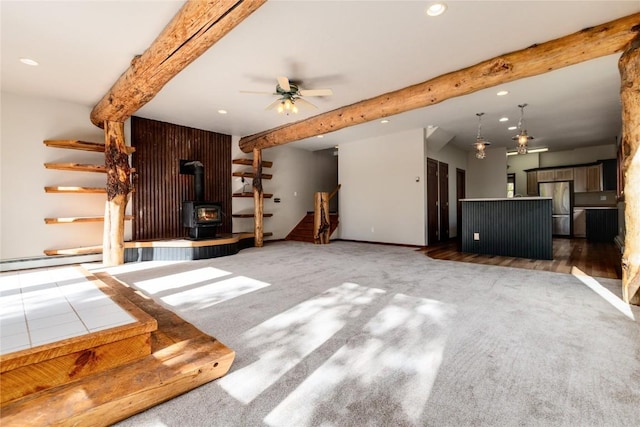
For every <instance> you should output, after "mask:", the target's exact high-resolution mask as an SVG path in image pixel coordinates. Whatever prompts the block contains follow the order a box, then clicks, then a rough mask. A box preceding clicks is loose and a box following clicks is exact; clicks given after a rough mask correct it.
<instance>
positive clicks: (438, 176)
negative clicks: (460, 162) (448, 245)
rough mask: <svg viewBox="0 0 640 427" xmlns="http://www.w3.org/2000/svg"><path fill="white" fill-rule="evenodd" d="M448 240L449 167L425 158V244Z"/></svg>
mask: <svg viewBox="0 0 640 427" xmlns="http://www.w3.org/2000/svg"><path fill="white" fill-rule="evenodd" d="M448 238H449V165H448V164H447V163H443V162H439V161H437V160H434V159H430V158H427V244H428V245H430V244H434V243H438V242H442V241H445V240H447V239H448Z"/></svg>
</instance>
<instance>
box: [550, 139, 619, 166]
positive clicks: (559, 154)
mask: <svg viewBox="0 0 640 427" xmlns="http://www.w3.org/2000/svg"><path fill="white" fill-rule="evenodd" d="M616 156H617V150H616V144H615V143H613V144H607V145H596V146H594V147H584V148H576V149H575V150H566V151H555V152H554V151H548V152H546V153H540V167H541V168H545V167H551V166H565V165H578V164H582V163H592V162H596V161H598V160H606V159H615V158H616Z"/></svg>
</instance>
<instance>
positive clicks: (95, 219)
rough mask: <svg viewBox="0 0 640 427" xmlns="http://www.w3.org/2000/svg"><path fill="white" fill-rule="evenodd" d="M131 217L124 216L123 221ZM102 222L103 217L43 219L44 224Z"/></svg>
mask: <svg viewBox="0 0 640 427" xmlns="http://www.w3.org/2000/svg"><path fill="white" fill-rule="evenodd" d="M133 218H134V217H133V215H125V217H124V220H125V221H131V220H132V219H133ZM100 221H104V216H74V217H68V218H45V219H44V223H45V224H72V223H78V222H100Z"/></svg>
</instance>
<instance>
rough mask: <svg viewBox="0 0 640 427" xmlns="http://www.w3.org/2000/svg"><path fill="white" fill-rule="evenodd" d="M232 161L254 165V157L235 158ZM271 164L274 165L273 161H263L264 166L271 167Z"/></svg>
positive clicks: (237, 163)
mask: <svg viewBox="0 0 640 427" xmlns="http://www.w3.org/2000/svg"><path fill="white" fill-rule="evenodd" d="M232 163H233V164H234V165H244V166H253V159H233V161H232ZM271 166H273V162H268V161H266V160H263V161H262V167H263V168H270V167H271Z"/></svg>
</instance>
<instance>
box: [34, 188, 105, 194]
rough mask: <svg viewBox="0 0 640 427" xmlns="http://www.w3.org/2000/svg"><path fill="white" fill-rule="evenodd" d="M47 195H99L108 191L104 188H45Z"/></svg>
mask: <svg viewBox="0 0 640 427" xmlns="http://www.w3.org/2000/svg"><path fill="white" fill-rule="evenodd" d="M44 191H45V192H47V193H97V194H105V193H106V192H107V189H106V188H104V187H60V186H55V187H44Z"/></svg>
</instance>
